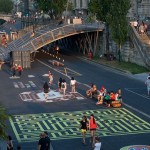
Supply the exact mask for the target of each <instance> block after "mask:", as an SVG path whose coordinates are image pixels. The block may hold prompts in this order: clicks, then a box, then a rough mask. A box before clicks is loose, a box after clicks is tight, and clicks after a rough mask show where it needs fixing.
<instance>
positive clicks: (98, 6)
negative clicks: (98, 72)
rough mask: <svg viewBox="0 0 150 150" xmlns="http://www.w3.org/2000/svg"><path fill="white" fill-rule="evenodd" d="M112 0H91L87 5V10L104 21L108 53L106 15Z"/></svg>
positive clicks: (107, 50) (107, 51) (107, 42)
mask: <svg viewBox="0 0 150 150" xmlns="http://www.w3.org/2000/svg"><path fill="white" fill-rule="evenodd" d="M112 1H113V0H92V1H90V3H89V5H88V10H89V12H91V13H93V14H95V15H96V18H97V19H98V20H100V21H103V22H105V25H106V26H105V28H106V53H109V23H108V22H107V16H108V14H109V12H110V4H111V3H112Z"/></svg>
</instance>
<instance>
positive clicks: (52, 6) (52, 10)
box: [35, 0, 73, 18]
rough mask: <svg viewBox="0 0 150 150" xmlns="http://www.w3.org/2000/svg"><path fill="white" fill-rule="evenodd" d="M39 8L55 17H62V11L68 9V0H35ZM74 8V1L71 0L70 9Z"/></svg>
mask: <svg viewBox="0 0 150 150" xmlns="http://www.w3.org/2000/svg"><path fill="white" fill-rule="evenodd" d="M35 1H36V3H37V4H38V6H39V9H40V10H42V11H43V12H44V13H47V14H49V15H50V16H51V18H53V17H60V16H61V14H62V12H63V11H65V10H66V7H67V0H35ZM71 9H73V5H72V3H71V2H70V1H69V4H68V10H71Z"/></svg>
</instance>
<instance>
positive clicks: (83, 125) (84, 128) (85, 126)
mask: <svg viewBox="0 0 150 150" xmlns="http://www.w3.org/2000/svg"><path fill="white" fill-rule="evenodd" d="M80 126H81V132H82V143H83V144H86V142H85V135H86V132H87V130H88V121H87V117H86V116H83V119H82V121H81V122H80Z"/></svg>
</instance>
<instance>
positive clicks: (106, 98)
mask: <svg viewBox="0 0 150 150" xmlns="http://www.w3.org/2000/svg"><path fill="white" fill-rule="evenodd" d="M86 94H87V96H88V97H91V98H92V97H93V96H94V95H95V96H96V98H97V100H98V101H97V103H96V105H99V104H105V105H106V106H107V107H110V105H111V102H112V101H116V100H117V101H120V102H122V93H121V89H120V88H119V89H118V90H117V92H114V91H111V92H107V90H106V88H105V87H104V86H102V87H101V89H100V90H98V89H97V87H96V85H95V84H92V86H91V89H89V90H87V91H86Z"/></svg>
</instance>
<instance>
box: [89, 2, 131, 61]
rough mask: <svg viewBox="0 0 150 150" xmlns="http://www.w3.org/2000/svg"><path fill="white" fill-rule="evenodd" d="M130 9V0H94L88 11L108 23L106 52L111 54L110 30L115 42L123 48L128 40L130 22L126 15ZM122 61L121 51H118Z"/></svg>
mask: <svg viewBox="0 0 150 150" xmlns="http://www.w3.org/2000/svg"><path fill="white" fill-rule="evenodd" d="M129 8H130V0H119V1H118V0H92V1H91V2H90V3H89V6H88V9H89V11H90V12H92V13H94V14H96V16H97V19H98V20H101V21H104V22H105V23H106V51H107V53H108V52H109V30H110V31H111V35H112V38H113V40H114V41H115V42H116V43H117V44H118V45H119V47H120V48H121V46H122V45H123V43H124V42H125V40H126V37H127V33H128V22H127V18H126V15H127V13H128V10H129ZM118 54H119V61H120V49H119V51H118Z"/></svg>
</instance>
